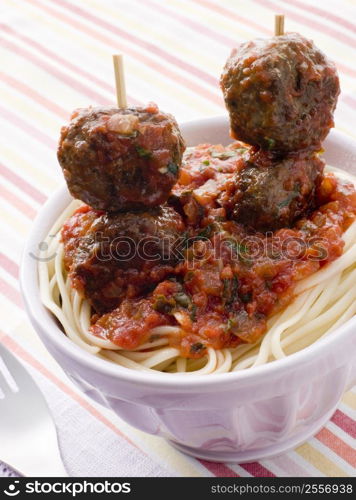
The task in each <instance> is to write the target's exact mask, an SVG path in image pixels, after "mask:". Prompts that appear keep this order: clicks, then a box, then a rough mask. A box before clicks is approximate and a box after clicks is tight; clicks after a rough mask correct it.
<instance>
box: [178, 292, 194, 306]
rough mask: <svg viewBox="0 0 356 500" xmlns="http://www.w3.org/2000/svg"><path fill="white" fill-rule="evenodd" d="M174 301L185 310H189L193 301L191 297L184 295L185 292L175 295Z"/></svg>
mask: <svg viewBox="0 0 356 500" xmlns="http://www.w3.org/2000/svg"><path fill="white" fill-rule="evenodd" d="M174 300H175V301H176V303H177V304H178V305H180V306H182V307H184V308H185V309H188V307H189V306H190V305H191V300H190V298H189V296H188V295H187V294H186V293H184V292H178V293H176V294H175V295H174Z"/></svg>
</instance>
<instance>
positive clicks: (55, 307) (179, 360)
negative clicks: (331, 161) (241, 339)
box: [39, 167, 356, 375]
mask: <svg viewBox="0 0 356 500" xmlns="http://www.w3.org/2000/svg"><path fill="white" fill-rule="evenodd" d="M327 171H331V172H334V173H335V174H336V175H337V177H338V178H339V179H341V180H348V181H351V182H353V183H354V184H355V183H356V179H355V178H354V177H352V176H350V175H348V174H346V173H345V172H343V171H341V170H338V169H333V168H331V167H328V168H327ZM80 205H81V202H79V201H77V200H75V201H73V202H72V203H71V204H70V205H69V206H68V208H67V209H66V210H65V211H64V212H63V213H62V214H61V216H60V217H59V218H58V220H57V221H56V222H55V224H54V226H53V227H52V229H51V231H50V232H49V236H48V237H47V239H46V243H47V246H46V250H43V251H42V252H41V260H40V262H39V281H40V293H41V300H42V302H43V304H44V305H45V306H46V307H47V308H48V309H49V310H50V311H51V312H52V313H53V315H54V316H55V317H56V318H57V320H58V321H59V323H60V325H61V327H62V329H63V330H64V332H65V334H66V335H67V336H68V337H69V338H70V339H71V340H72V341H73V342H75V343H76V344H77V345H79V346H80V347H82V348H83V349H85V350H87V351H88V352H90V353H92V354H94V355H96V356H100V357H102V358H104V359H107V360H109V361H111V362H114V363H116V364H118V365H120V366H123V367H126V368H130V369H134V370H140V371H150V370H155V371H164V372H168V373H171V374H179V375H189V374H190V373H194V374H199V375H206V374H213V373H214V374H215V373H216V374H217V373H225V372H229V371H238V370H244V369H248V368H252V367H254V366H258V365H262V364H265V363H268V362H271V361H274V360H278V359H282V358H284V357H285V356H288V355H290V354H292V353H294V352H297V351H299V350H301V349H304V348H306V347H308V346H309V345H311V344H312V343H314V342H317V341H318V340H319V339H321V338H323V337H324V336H326V335H329V334H330V332H332V331H334V330H335V329H336V328H338V327H339V326H341V325H342V324H344V323H345V322H347V321H348V320H349V319H350V318H351V317H352V316H353V315H354V314H355V313H356V264H355V262H356V222H353V223H352V224H351V225H350V227H349V228H348V229H347V230H346V231H345V232H344V234H343V240H344V249H343V254H342V255H341V256H340V257H338V258H337V259H336V260H334V261H333V262H331V263H329V264H327V265H326V266H324V267H323V268H321V269H320V270H318V271H317V272H315V273H313V274H311V275H310V276H308V277H307V278H304V279H302V280H300V281H299V282H298V283H297V285H296V286H295V288H294V299H293V300H292V302H290V303H289V305H287V307H285V308H284V309H282V310H281V311H279V312H277V313H276V314H274V315H273V316H272V317H270V318H269V319H268V322H267V332H266V333H265V335H264V336H263V337H262V338H260V339H259V340H258V341H257V342H255V343H254V344H248V343H240V344H239V345H237V346H236V347H228V348H223V349H214V348H212V347H208V348H207V349H206V353H205V355H204V356H203V357H201V358H199V359H187V358H185V357H182V356H181V353H180V351H179V349H178V348H175V347H172V342H171V339H172V337H175V336H176V337H179V336H180V335H181V333H182V331H181V330H182V327H181V326H180V324H179V313H178V315H177V317H176V320H177V325H176V326H172V325H163V326H157V327H155V328H153V329H152V330H151V331H150V335H149V341H146V342H145V343H143V344H142V345H140V346H139V347H136V348H134V349H132V350H125V349H122V348H120V347H119V346H118V345H117V344H115V343H113V342H111V341H110V340H107V339H104V338H100V337H98V336H96V335H93V334H92V333H91V332H90V325H91V316H92V310H91V306H90V304H89V302H88V300H86V299H85V298H83V297H82V296H81V294H79V293H78V291H77V290H75V289H74V288H73V287H72V286H71V280H70V277H69V275H68V273H67V272H66V270H65V266H64V262H63V256H64V248H63V243H62V242H61V239H60V231H61V228H62V226H63V224H64V223H65V221H66V220H67V219H68V217H69V216H71V215H72V214H73V212H74V211H75V210H76V209H77V208H78V207H79V206H80ZM52 255H55V258H54V259H53V258H50V257H51V256H52Z"/></svg>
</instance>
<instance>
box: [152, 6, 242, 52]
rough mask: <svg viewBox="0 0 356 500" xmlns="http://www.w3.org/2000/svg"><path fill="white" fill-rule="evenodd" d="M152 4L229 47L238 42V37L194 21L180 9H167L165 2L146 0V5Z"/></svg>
mask: <svg viewBox="0 0 356 500" xmlns="http://www.w3.org/2000/svg"><path fill="white" fill-rule="evenodd" d="M148 5H149V6H150V8H151V9H152V10H155V11H157V12H159V13H160V14H164V15H166V16H168V17H170V18H172V19H174V20H175V21H178V22H179V23H181V24H182V25H183V26H189V27H190V28H192V30H193V31H195V32H197V33H202V34H204V35H206V36H208V37H209V38H214V40H219V42H221V43H223V44H224V45H227V46H229V47H233V46H234V45H235V44H236V39H234V38H230V37H228V36H225V35H222V34H221V33H218V32H217V31H213V30H212V29H210V28H208V27H206V26H204V24H202V23H199V22H196V21H193V20H192V19H191V18H190V17H188V16H184V15H181V14H180V13H179V12H178V11H174V12H173V11H171V10H170V9H167V8H166V7H164V5H163V3H161V4H159V5H158V4H156V3H155V2H152V1H151V0H145V6H148Z"/></svg>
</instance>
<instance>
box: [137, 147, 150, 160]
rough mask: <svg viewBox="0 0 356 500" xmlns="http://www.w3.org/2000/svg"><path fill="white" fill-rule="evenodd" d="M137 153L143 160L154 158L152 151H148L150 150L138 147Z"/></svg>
mask: <svg viewBox="0 0 356 500" xmlns="http://www.w3.org/2000/svg"><path fill="white" fill-rule="evenodd" d="M136 151H137V153H138V156H140V157H141V158H151V156H152V151H148V149H145V148H141V146H136Z"/></svg>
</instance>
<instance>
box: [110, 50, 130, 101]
mask: <svg viewBox="0 0 356 500" xmlns="http://www.w3.org/2000/svg"><path fill="white" fill-rule="evenodd" d="M112 59H113V63H114V73H115V83H116V98H117V105H118V106H119V108H127V98H126V87H125V75H124V63H123V57H122V54H114V55H113V56H112Z"/></svg>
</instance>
